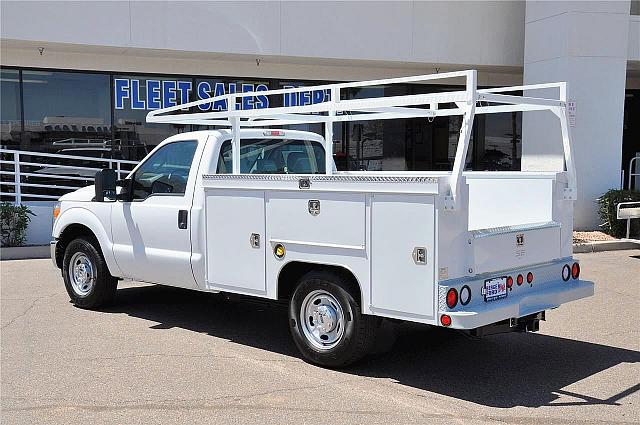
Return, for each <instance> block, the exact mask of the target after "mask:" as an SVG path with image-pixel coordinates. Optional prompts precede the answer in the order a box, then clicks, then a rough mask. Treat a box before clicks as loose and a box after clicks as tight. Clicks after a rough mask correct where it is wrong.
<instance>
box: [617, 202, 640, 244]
mask: <svg viewBox="0 0 640 425" xmlns="http://www.w3.org/2000/svg"><path fill="white" fill-rule="evenodd" d="M616 218H617V219H618V220H627V239H629V236H630V234H631V219H633V218H640V202H638V201H632V202H620V203H619V204H618V205H617V206H616Z"/></svg>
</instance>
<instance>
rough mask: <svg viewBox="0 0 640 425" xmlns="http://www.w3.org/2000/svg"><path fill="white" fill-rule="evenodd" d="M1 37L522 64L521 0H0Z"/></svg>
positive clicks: (275, 53)
mask: <svg viewBox="0 0 640 425" xmlns="http://www.w3.org/2000/svg"><path fill="white" fill-rule="evenodd" d="M1 7H2V17H1V37H2V39H5V40H22V41H45V42H52V43H68V44H78V45H93V46H105V47H115V48H126V49H166V50H175V51H180V52H184V51H188V52H201V53H207V54H209V55H210V56H209V59H213V58H215V55H219V54H232V55H243V54H249V55H253V56H256V55H257V56H284V57H309V58H332V59H346V60H384V61H397V62H414V63H422V64H425V63H428V64H434V63H439V64H456V65H464V64H473V65H476V66H477V65H490V66H507V67H509V66H510V67H520V66H521V65H522V52H523V43H524V31H523V30H524V28H523V23H524V3H522V2H413V1H397V2H396V1H388V2H360V1H354V2H325V1H309V2H282V1H281V2H275V1H274V2H134V1H131V2H103V1H92V2H41V1H33V2H32V1H19V2H18V1H2V3H1Z"/></svg>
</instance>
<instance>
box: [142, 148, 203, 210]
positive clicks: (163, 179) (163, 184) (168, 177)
mask: <svg viewBox="0 0 640 425" xmlns="http://www.w3.org/2000/svg"><path fill="white" fill-rule="evenodd" d="M197 146H198V142H197V141H195V140H185V141H180V142H172V143H169V144H166V145H164V146H163V147H161V148H160V149H158V150H157V151H156V152H155V153H154V154H153V155H151V156H150V157H149V158H147V159H146V161H144V162H143V163H142V165H141V166H140V168H138V169H137V170H136V172H135V174H134V176H133V199H134V200H135V199H145V198H146V197H148V196H149V195H151V194H154V193H164V194H171V195H184V192H185V190H186V188H187V179H188V178H189V171H190V170H191V163H192V162H193V155H194V154H195V152H196V147H197Z"/></svg>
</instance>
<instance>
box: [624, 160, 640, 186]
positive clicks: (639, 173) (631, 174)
mask: <svg viewBox="0 0 640 425" xmlns="http://www.w3.org/2000/svg"><path fill="white" fill-rule="evenodd" d="M634 165H635V169H634ZM639 166H640V156H635V157H633V158H631V161H629V177H628V178H629V182H628V184H627V189H629V190H631V182H632V181H633V180H632V179H633V177H638V176H640V170H639V168H640V167H639ZM638 189H640V188H638V187H636V190H638Z"/></svg>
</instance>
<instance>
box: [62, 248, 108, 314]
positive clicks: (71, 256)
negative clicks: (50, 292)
mask: <svg viewBox="0 0 640 425" xmlns="http://www.w3.org/2000/svg"><path fill="white" fill-rule="evenodd" d="M94 244H96V245H97V243H95V242H93V241H90V240H88V239H85V238H78V239H74V240H72V241H71V242H70V243H69V245H67V249H66V250H65V252H64V260H63V265H62V276H63V279H64V286H65V288H66V290H67V293H68V294H69V298H71V302H73V304H74V305H76V306H77V307H81V308H87V309H96V308H99V307H103V306H105V305H107V304H109V303H110V302H112V301H113V299H114V298H115V295H116V289H117V286H118V280H117V279H116V278H114V277H113V276H111V274H110V273H109V269H108V268H107V264H106V263H105V261H104V258H102V254H101V253H100V251H99V249H100V247H99V246H97V247H96V246H95V245H94Z"/></svg>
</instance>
